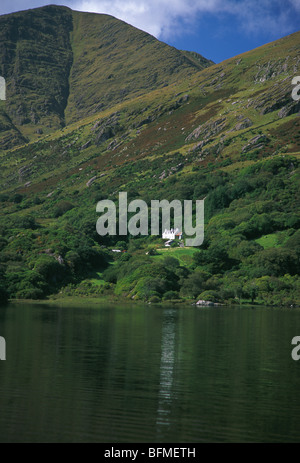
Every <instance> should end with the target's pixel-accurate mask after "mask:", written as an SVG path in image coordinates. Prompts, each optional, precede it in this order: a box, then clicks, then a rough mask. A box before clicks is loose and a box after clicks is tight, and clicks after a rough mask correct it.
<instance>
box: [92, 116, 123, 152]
mask: <svg viewBox="0 0 300 463" xmlns="http://www.w3.org/2000/svg"><path fill="white" fill-rule="evenodd" d="M92 131H93V132H94V133H95V135H96V140H95V143H96V145H97V146H99V145H101V144H102V143H105V142H106V141H107V140H109V139H110V138H113V137H115V136H116V134H117V133H119V132H121V131H122V127H121V126H120V124H119V114H118V113H115V114H113V115H112V116H111V117H109V118H108V119H104V120H102V121H99V122H97V123H96V124H95V125H94V127H93V128H92Z"/></svg>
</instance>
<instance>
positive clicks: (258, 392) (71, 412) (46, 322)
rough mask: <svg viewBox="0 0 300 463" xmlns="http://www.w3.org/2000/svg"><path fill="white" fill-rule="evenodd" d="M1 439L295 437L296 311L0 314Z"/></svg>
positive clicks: (299, 438) (19, 310)
mask: <svg viewBox="0 0 300 463" xmlns="http://www.w3.org/2000/svg"><path fill="white" fill-rule="evenodd" d="M0 335H1V336H4V337H5V338H6V343H7V361H6V362H0V442H104V443H117V442H118V443H124V442H131V443H139V442H145V443H198V442H232V441H233V442H245V441H250V442H290V441H292V442H300V400H299V391H300V361H299V362H294V361H293V360H292V358H291V351H292V346H291V340H292V338H293V337H294V336H296V335H298V336H300V311H298V310H280V309H276V310H275V309H274V310H273V309H267V308H259V309H258V308H257V309H247V308H243V309H240V308H234V309H226V308H218V309H215V308H214V309H206V308H203V309H200V308H195V307H188V308H183V307H180V308H174V307H170V308H159V307H148V306H147V307H137V306H134V307H131V306H126V307H122V306H111V307H106V306H99V307H85V308H80V307H68V308H58V307H47V306H32V305H11V306H9V307H7V308H4V309H1V310H0Z"/></svg>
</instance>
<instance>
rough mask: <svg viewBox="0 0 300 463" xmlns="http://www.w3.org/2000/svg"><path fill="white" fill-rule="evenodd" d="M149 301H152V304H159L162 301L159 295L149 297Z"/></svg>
mask: <svg viewBox="0 0 300 463" xmlns="http://www.w3.org/2000/svg"><path fill="white" fill-rule="evenodd" d="M149 302H151V304H158V303H159V302H160V298H159V297H158V296H152V297H151V298H150V299H149Z"/></svg>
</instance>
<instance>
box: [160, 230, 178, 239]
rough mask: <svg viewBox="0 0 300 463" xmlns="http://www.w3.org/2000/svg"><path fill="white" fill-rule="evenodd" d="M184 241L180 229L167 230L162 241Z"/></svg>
mask: <svg viewBox="0 0 300 463" xmlns="http://www.w3.org/2000/svg"><path fill="white" fill-rule="evenodd" d="M176 238H177V239H179V240H181V239H182V232H181V231H180V230H179V228H175V229H174V228H171V230H167V229H166V230H165V231H164V232H163V234H162V239H163V240H176Z"/></svg>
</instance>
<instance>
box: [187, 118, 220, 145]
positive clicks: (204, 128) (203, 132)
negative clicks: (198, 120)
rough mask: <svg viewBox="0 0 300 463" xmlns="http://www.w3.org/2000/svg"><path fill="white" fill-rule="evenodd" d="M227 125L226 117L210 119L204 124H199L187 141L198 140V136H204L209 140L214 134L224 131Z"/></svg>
mask: <svg viewBox="0 0 300 463" xmlns="http://www.w3.org/2000/svg"><path fill="white" fill-rule="evenodd" d="M225 127H226V117H224V118H222V119H217V120H216V121H212V122H211V121H208V122H206V123H205V124H203V125H199V127H197V128H196V129H195V130H194V131H193V132H192V133H191V134H190V135H189V136H188V137H187V138H186V139H185V141H186V143H189V142H191V141H193V140H197V139H198V138H200V137H201V138H203V139H204V140H207V139H209V138H211V137H213V136H214V135H217V134H218V133H220V132H222V130H224V129H225Z"/></svg>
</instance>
